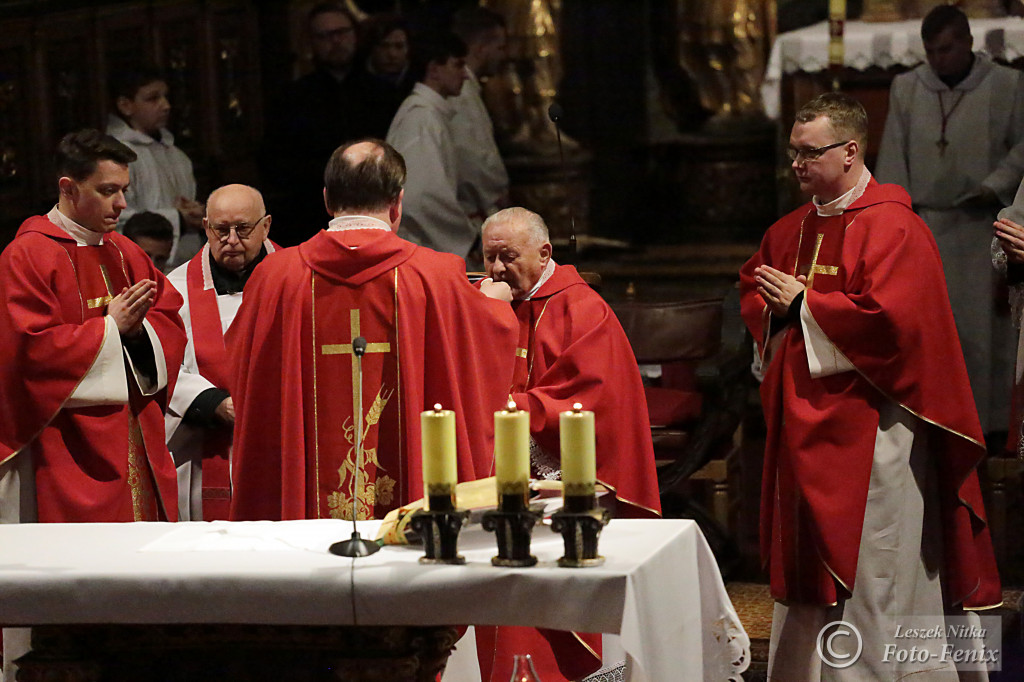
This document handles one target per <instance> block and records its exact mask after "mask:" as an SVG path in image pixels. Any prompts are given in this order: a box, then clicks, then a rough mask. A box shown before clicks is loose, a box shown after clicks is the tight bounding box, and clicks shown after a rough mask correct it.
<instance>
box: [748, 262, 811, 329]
mask: <svg viewBox="0 0 1024 682" xmlns="http://www.w3.org/2000/svg"><path fill="white" fill-rule="evenodd" d="M754 280H755V281H756V282H757V284H758V287H757V293H758V294H760V295H761V298H763V299H764V302H765V303H767V304H768V307H769V308H770V309H771V311H772V314H773V315H778V316H779V317H785V316H786V314H787V313H789V306H790V305H792V303H793V301H794V300H796V297H797V296H799V295H800V294H802V293H803V292H804V289H806V288H807V278H806V277H805V276H804V275H800V276H798V277H794V276H793V275H787V274H786V273H784V272H782V271H781V270H776V269H775V268H772V267H769V266H767V265H761V266H759V267H757V268H755V269H754Z"/></svg>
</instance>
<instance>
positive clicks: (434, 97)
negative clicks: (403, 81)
mask: <svg viewBox="0 0 1024 682" xmlns="http://www.w3.org/2000/svg"><path fill="white" fill-rule="evenodd" d="M412 91H413V92H414V93H416V94H417V95H419V96H420V97H421V98H422V99H425V100H426V101H427V103H428V104H430V106H432V107H434V108H435V109H437V110H438V111H440V112H441V113H442V114H444V115H445V116H447V117H449V118H451V116H452V115H453V114H454V113H455V110H454V109H453V108H452V105H451V104H450V103H449V102H448V100H447V98H445V97H444V95H442V94H441V93H439V92H438V91H437V90H435V89H434V88H432V87H430V86H429V85H427V84H426V83H422V82H420V83H417V84H416V85H414V86H412Z"/></svg>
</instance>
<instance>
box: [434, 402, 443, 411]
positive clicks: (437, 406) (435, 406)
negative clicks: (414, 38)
mask: <svg viewBox="0 0 1024 682" xmlns="http://www.w3.org/2000/svg"><path fill="white" fill-rule="evenodd" d="M440 411H441V403H434V412H440Z"/></svg>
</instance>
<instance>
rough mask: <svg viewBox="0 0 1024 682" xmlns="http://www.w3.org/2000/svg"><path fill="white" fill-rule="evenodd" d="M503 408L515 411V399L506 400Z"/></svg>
mask: <svg viewBox="0 0 1024 682" xmlns="http://www.w3.org/2000/svg"><path fill="white" fill-rule="evenodd" d="M505 409H506V410H507V411H508V412H515V411H516V401H514V400H510V401H508V405H506V406H505Z"/></svg>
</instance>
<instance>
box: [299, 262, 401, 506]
mask: <svg viewBox="0 0 1024 682" xmlns="http://www.w3.org/2000/svg"><path fill="white" fill-rule="evenodd" d="M311 281H312V300H313V346H312V349H311V352H312V362H311V363H310V365H309V366H311V367H312V370H313V375H312V382H313V393H314V396H313V401H314V402H313V405H314V408H313V410H311V411H308V412H307V414H306V420H307V433H312V434H313V444H312V445H313V447H312V448H307V452H306V457H307V461H306V490H307V491H309V493H310V494H308V495H307V497H306V507H307V509H306V515H307V518H311V519H315V518H344V519H350V518H352V515H351V513H352V490H353V486H354V484H355V471H356V431H355V429H356V428H359V429H360V431H361V435H362V448H363V458H362V467H361V469H360V474H359V492H358V495H357V499H358V500H359V509H358V511H357V513H358V518H360V519H371V518H383V516H384V515H385V514H386V513H387V512H388V511H390V510H391V509H392V508H394V507H396V506H398V504H397V503H398V501H399V500H402V499H405V492H404V491H403V490H402V489H401V487H402V484H401V481H404V480H405V476H404V474H403V472H402V462H401V458H400V456H399V454H400V453H401V452H402V443H401V433H402V429H401V427H400V424H401V409H400V404H401V392H400V389H399V383H398V381H399V372H398V336H397V329H398V325H399V310H398V299H397V296H396V288H397V270H394V269H392V270H390V271H387V272H385V273H383V274H382V275H380V276H378V277H377V278H375V280H374V281H371V282H368V283H366V284H363V285H361V286H359V287H351V286H346V285H344V284H339V283H336V282H332V281H330V280H328V279H326V278H324V277H322V276H319V275H317V274H316V273H314V274H313V276H312V280H311ZM359 336H362V337H363V338H364V339H366V342H367V345H366V352H365V354H364V355H363V359H362V394H361V395H362V405H361V411H362V414H361V415H360V414H359V406H357V399H358V397H359V395H360V393H359V386H358V374H357V370H356V368H357V360H356V356H355V354H354V353H353V351H352V341H353V340H354V339H355V338H356V337H359Z"/></svg>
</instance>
